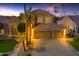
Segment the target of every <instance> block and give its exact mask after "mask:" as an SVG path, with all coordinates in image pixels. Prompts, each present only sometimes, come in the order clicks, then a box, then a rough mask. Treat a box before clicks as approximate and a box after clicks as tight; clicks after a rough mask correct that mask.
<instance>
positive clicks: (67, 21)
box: [58, 16, 76, 30]
mask: <svg viewBox="0 0 79 59" xmlns="http://www.w3.org/2000/svg"><path fill="white" fill-rule="evenodd" d="M58 24H60V25H62V26H65V27H66V28H68V29H72V30H74V28H76V24H75V23H74V22H73V21H72V20H71V19H70V18H69V17H67V16H66V17H64V18H63V19H62V20H60V21H59V22H58Z"/></svg>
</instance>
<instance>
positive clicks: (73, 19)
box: [68, 16, 79, 26]
mask: <svg viewBox="0 0 79 59" xmlns="http://www.w3.org/2000/svg"><path fill="white" fill-rule="evenodd" d="M68 17H69V18H70V19H71V20H72V21H73V22H74V23H75V24H76V25H77V26H79V16H68Z"/></svg>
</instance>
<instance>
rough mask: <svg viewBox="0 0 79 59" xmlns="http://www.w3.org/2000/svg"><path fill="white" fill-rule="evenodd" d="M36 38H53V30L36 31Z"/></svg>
mask: <svg viewBox="0 0 79 59" xmlns="http://www.w3.org/2000/svg"><path fill="white" fill-rule="evenodd" d="M34 38H35V39H51V38H52V32H51V31H34Z"/></svg>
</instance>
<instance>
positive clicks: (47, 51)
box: [32, 39, 77, 56]
mask: <svg viewBox="0 0 79 59" xmlns="http://www.w3.org/2000/svg"><path fill="white" fill-rule="evenodd" d="M33 46H34V50H33V51H32V55H33V56H77V54H76V52H75V50H74V49H73V48H72V47H70V46H69V44H68V43H67V42H66V40H64V39H56V40H53V39H50V40H45V39H34V43H33Z"/></svg>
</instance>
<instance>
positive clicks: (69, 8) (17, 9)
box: [0, 3, 79, 16]
mask: <svg viewBox="0 0 79 59" xmlns="http://www.w3.org/2000/svg"><path fill="white" fill-rule="evenodd" d="M55 6H56V7H58V10H59V12H58V15H62V14H65V15H67V14H74V13H77V14H78V13H79V4H53V3H52V4H45V3H44V4H41V3H40V4H33V3H28V4H27V3H26V9H28V8H29V7H32V9H43V10H47V11H49V12H50V13H52V14H54V7H55ZM23 11H24V10H23V3H16V4H15V3H14V4H12V3H10V4H8V3H6V4H5V3H4V4H3V3H2V4H0V15H16V16H18V15H19V13H21V12H23Z"/></svg>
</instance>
